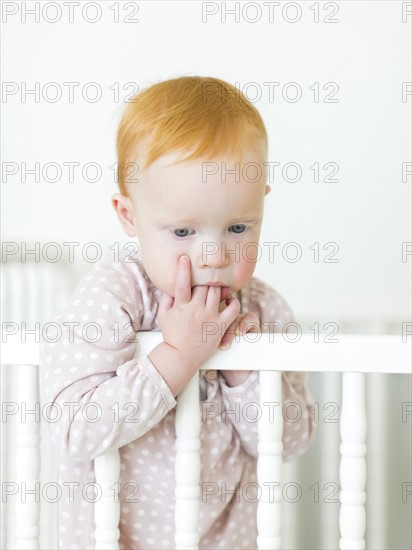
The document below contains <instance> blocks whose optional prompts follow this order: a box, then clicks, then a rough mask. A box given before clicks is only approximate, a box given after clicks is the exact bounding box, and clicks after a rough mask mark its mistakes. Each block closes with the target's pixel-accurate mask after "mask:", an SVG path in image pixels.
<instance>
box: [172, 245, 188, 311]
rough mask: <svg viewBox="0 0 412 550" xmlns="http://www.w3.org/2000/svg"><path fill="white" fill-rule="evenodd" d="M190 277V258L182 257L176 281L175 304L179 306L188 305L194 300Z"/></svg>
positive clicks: (179, 260) (178, 263) (178, 264)
mask: <svg viewBox="0 0 412 550" xmlns="http://www.w3.org/2000/svg"><path fill="white" fill-rule="evenodd" d="M190 277H191V267H190V258H189V256H186V255H183V256H180V257H179V259H178V262H177V273H176V281H175V302H176V303H177V304H187V302H190V300H191V299H192V291H191V286H190Z"/></svg>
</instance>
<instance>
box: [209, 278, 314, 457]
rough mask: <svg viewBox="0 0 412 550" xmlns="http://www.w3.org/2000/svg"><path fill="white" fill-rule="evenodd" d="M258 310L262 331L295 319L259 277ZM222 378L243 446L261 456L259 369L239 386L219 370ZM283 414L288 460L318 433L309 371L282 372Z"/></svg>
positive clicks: (227, 406) (278, 330) (278, 328)
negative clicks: (313, 412) (234, 384)
mask: <svg viewBox="0 0 412 550" xmlns="http://www.w3.org/2000/svg"><path fill="white" fill-rule="evenodd" d="M254 298H256V306H257V307H256V309H255V310H254V311H256V313H257V314H258V317H259V320H260V326H261V331H262V333H263V332H269V330H270V331H272V332H275V333H281V332H282V329H283V327H284V325H285V324H286V323H290V322H294V318H293V317H294V316H293V313H292V311H291V309H290V307H289V305H288V304H287V302H286V301H285V300H284V299H283V298H282V297H281V296H280V295H279V293H277V292H276V291H275V290H274V289H272V288H271V287H270V286H269V285H267V284H265V283H263V282H262V281H259V286H258V290H257V292H256V295H255V296H254ZM275 364H276V360H274V370H275ZM219 382H220V387H221V392H222V397H223V402H224V405H223V406H224V407H225V409H226V410H227V411H233V412H232V413H231V414H227V415H226V416H227V418H228V419H230V421H231V422H232V424H233V426H234V428H235V430H236V431H237V433H238V436H239V438H240V441H241V445H242V447H243V449H244V450H245V451H246V452H247V453H248V454H249V455H251V456H253V457H257V444H258V431H257V419H258V418H259V413H260V411H259V372H258V371H252V372H251V373H250V375H249V377H248V378H247V379H246V380H245V382H243V383H242V384H240V385H238V386H228V385H227V383H226V381H225V379H224V377H223V376H222V375H221V373H219ZM281 406H282V416H283V436H282V442H283V452H282V458H283V460H284V461H289V460H293V459H294V458H297V457H298V456H300V455H302V454H303V453H304V452H305V451H306V450H307V449H308V447H309V446H310V443H311V441H312V439H313V435H314V419H313V415H312V414H310V408H311V407H313V399H312V396H311V394H310V391H309V388H308V386H307V373H305V372H282V404H281Z"/></svg>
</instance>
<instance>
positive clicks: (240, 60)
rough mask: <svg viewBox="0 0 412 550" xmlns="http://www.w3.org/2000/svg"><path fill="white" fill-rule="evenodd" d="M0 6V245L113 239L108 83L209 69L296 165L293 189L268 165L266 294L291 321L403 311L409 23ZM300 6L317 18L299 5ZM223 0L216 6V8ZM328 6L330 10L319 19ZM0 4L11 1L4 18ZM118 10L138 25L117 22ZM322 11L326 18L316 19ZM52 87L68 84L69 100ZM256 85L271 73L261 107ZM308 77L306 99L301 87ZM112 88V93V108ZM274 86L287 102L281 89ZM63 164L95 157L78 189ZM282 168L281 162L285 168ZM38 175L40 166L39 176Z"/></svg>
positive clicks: (370, 7)
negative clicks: (272, 293) (1, 89)
mask: <svg viewBox="0 0 412 550" xmlns="http://www.w3.org/2000/svg"><path fill="white" fill-rule="evenodd" d="M4 4H7V8H6V7H5V6H3V18H5V17H6V21H7V22H6V23H5V24H4V25H3V33H4V43H5V45H6V47H5V50H4V52H3V80H4V82H5V83H6V82H9V83H10V82H12V83H15V85H10V84H9V85H8V86H9V87H8V88H7V90H10V86H16V88H15V89H17V90H18V92H17V93H16V94H14V95H6V96H3V102H4V103H3V116H4V121H3V139H4V146H3V162H14V163H17V165H18V167H19V173H18V174H16V175H14V176H5V174H3V186H2V195H3V196H2V198H3V201H4V205H5V206H4V207H3V239H4V240H5V241H16V242H19V243H21V242H22V241H39V242H48V241H61V242H62V241H79V242H81V243H86V242H89V241H97V242H99V243H101V246H102V247H103V248H108V247H109V246H110V245H111V244H112V243H113V242H115V241H118V242H127V241H128V240H129V239H128V238H127V237H126V236H125V235H124V234H123V233H122V230H121V228H120V226H119V224H118V221H117V218H115V213H114V211H113V209H112V206H111V204H110V197H111V195H112V193H113V192H115V191H116V185H115V183H114V177H113V171H112V170H110V168H109V167H110V166H111V165H113V163H114V162H115V161H116V158H115V148H114V140H115V131H116V125H117V123H118V120H119V118H120V112H121V110H122V108H123V106H124V103H122V100H123V99H124V98H125V97H126V95H127V93H129V92H131V91H132V90H133V89H132V88H128V89H127V90H126V91H125V90H123V86H124V85H125V84H126V83H127V82H135V83H136V85H138V86H139V87H144V86H146V85H148V84H150V83H154V82H158V81H159V80H162V79H166V78H170V77H175V76H178V75H192V74H197V75H213V76H216V77H219V78H223V79H225V80H228V81H229V82H231V83H232V84H235V83H239V86H240V87H241V89H243V90H244V91H245V93H246V94H247V95H248V96H249V97H250V98H251V100H254V98H255V97H256V93H260V94H261V97H260V99H259V100H258V101H255V105H256V106H257V108H258V109H259V111H260V112H261V114H262V116H263V118H264V120H265V122H266V125H267V128H268V132H269V135H270V155H269V160H270V162H279V163H280V165H281V167H282V166H283V165H285V164H286V163H289V162H296V163H298V164H299V165H300V166H301V168H302V178H301V179H300V181H298V182H296V183H291V182H287V181H285V180H284V179H283V178H282V176H281V171H280V168H277V169H276V170H275V180H274V181H273V182H272V193H271V194H270V195H269V196H268V197H267V199H266V218H265V222H264V226H263V232H262V239H261V243H264V242H275V241H276V242H279V243H281V245H280V247H277V248H276V254H275V262H274V263H271V262H270V261H269V256H268V253H267V250H268V249H267V248H264V247H263V246H262V251H263V257H262V261H261V263H260V264H259V265H258V267H257V269H256V272H255V275H257V276H259V277H261V278H263V279H264V280H267V281H268V282H270V283H271V284H272V285H273V286H275V287H276V288H278V290H279V291H280V292H282V293H283V294H284V296H285V297H286V298H287V299H288V300H289V302H290V304H291V306H292V308H293V309H294V310H295V312H296V314H297V315H298V316H301V317H305V318H306V317H309V318H313V319H317V318H324V317H326V318H328V319H329V320H334V319H335V318H337V317H338V316H339V317H341V316H342V314H345V315H348V316H352V317H353V316H361V317H365V316H368V317H370V316H372V317H374V318H376V319H381V318H388V317H392V318H396V319H402V320H408V317H409V303H410V288H409V285H408V277H409V276H410V271H411V270H410V266H411V258H410V257H409V261H408V262H406V263H403V262H402V242H403V241H410V240H411V237H410V226H409V223H410V183H411V176H409V178H407V181H405V182H403V181H402V175H401V169H402V166H401V165H402V162H410V160H411V159H410V152H409V148H410V128H409V124H408V120H409V118H408V117H409V116H410V111H411V108H410V106H411V103H412V97H411V96H408V97H407V100H406V101H405V102H404V103H403V102H402V82H405V81H409V80H410V79H411V78H410V69H409V65H408V61H409V57H410V56H409V53H408V52H409V46H410V19H411V17H412V16H410V17H409V20H408V21H409V24H408V23H403V22H402V3H401V2H383V1H373V2H370V1H368V2H366V1H365V2H340V3H329V4H328V5H327V6H325V4H324V3H319V4H318V3H314V4H311V3H310V2H302V3H301V4H296V3H286V4H285V3H281V5H280V6H274V8H273V14H274V21H273V22H270V17H269V13H270V12H269V7H268V6H262V5H260V7H259V10H260V11H261V17H260V20H257V21H256V22H254V23H252V22H248V21H247V20H246V19H247V18H248V19H249V20H255V19H256V14H257V13H258V11H257V8H256V7H254V6H256V3H250V7H249V8H248V10H247V11H243V12H242V10H240V20H239V22H236V21H235V16H234V15H230V14H227V16H226V22H224V21H223V20H224V4H220V3H219V4H218V3H216V2H211V3H209V4H207V3H201V2H140V3H133V2H132V3H129V4H128V7H126V4H117V3H116V2H114V3H110V2H102V3H101V4H100V9H101V18H100V20H99V21H98V22H96V23H94V24H93V23H88V22H87V21H85V20H84V18H83V16H82V12H81V10H80V9H79V7H77V8H76V10H74V12H73V13H74V15H73V17H74V21H73V23H70V22H69V20H68V19H69V9H68V7H65V6H63V4H61V7H60V9H61V19H60V21H57V22H56V23H49V22H47V21H46V20H45V18H48V19H51V20H54V19H56V18H57V14H58V12H57V11H56V8H54V7H53V3H50V2H49V3H45V2H40V3H39V22H38V23H36V22H35V16H34V15H29V14H27V15H24V9H23V4H25V5H26V7H27V9H29V8H30V9H33V7H34V2H26V3H13V2H11V3H7V2H5V3H4ZM9 4H11V5H12V6H13V7H10V6H9ZM84 4H90V3H87V2H86V3H84ZM315 4H317V5H318V6H319V13H320V15H319V18H320V21H319V22H318V23H315V22H314V16H315V12H314V10H313V9H310V6H311V5H315ZM404 4H405V3H404ZM234 5H235V3H233V2H227V3H226V9H227V10H229V9H233V8H234ZM285 5H286V8H285ZM294 5H298V6H300V10H301V17H300V19H299V20H298V21H296V22H295V23H291V22H288V21H287V20H286V17H288V18H289V19H291V20H294V19H297V18H298V16H297V13H298V12H297V11H296V8H295V7H294ZM47 6H48V7H47ZM110 6H117V8H116V9H118V10H119V19H120V21H119V23H114V22H113V19H114V17H115V12H114V9H110ZM202 6H203V9H204V10H206V9H208V10H209V11H212V10H218V13H216V15H213V16H212V15H211V16H208V17H207V16H205V15H203V19H204V20H205V22H202ZM287 6H289V7H287ZM334 6H336V7H337V8H338V10H339V11H337V13H335V14H332V12H333V11H334V10H335V7H334ZM46 7H47V9H46ZM282 7H283V8H284V10H285V11H284V17H283V16H282ZM242 8H243V4H242ZM5 9H7V12H8V13H9V12H12V11H13V10H18V11H17V12H16V13H14V14H13V13H10V14H9V15H7V14H6V12H5ZM135 9H136V10H137V9H138V11H136V12H135V13H133V11H134V10H135ZM404 9H406V8H404ZM96 14H97V12H96V9H95V8H94V7H93V5H92V4H90V5H89V8H88V9H87V11H85V16H86V17H88V18H89V19H92V20H93V19H95V18H96ZM128 14H129V15H130V16H131V17H132V18H133V19H138V22H137V23H128V24H126V23H122V20H123V19H124V18H125V17H126V16H127V15H128ZM328 14H329V15H330V16H331V17H332V18H333V19H338V22H337V23H325V22H323V20H324V19H325V18H326V17H327V16H328ZM24 18H26V21H25V22H24ZM35 82H39V83H40V84H39V87H40V88H39V89H40V99H39V102H36V101H35V99H34V97H33V95H28V96H25V95H24V94H23V96H22V95H21V91H22V89H23V86H24V83H26V86H27V88H33V87H34V83H35ZM49 82H56V83H58V86H59V88H60V89H61V91H62V98H61V99H60V100H59V101H57V102H55V103H51V102H48V101H46V100H45V99H44V98H43V97H42V93H43V92H44V93H45V94H46V97H47V93H49V94H50V95H49V98H52V97H53V94H54V90H53V89H52V88H50V87H49V88H47V83H49ZM64 82H78V83H80V86H78V87H76V88H75V95H74V102H73V103H70V102H69V93H68V86H65V85H64V84H63V83H64ZM90 82H97V83H98V85H99V87H100V88H101V90H102V98H101V100H100V101H98V102H96V103H90V102H87V101H86V100H85V99H84V98H83V97H82V94H81V90H82V89H83V87H84V86H85V85H87V83H90ZM266 82H279V83H280V85H279V86H276V87H275V88H274V89H275V92H274V100H273V102H271V98H270V96H269V87H268V86H265V85H264V83H266ZM290 82H296V83H298V85H299V86H300V88H301V90H302V97H301V99H300V100H299V101H297V102H295V103H292V102H288V101H286V100H285V99H284V98H283V97H282V93H281V90H282V89H284V86H285V85H287V84H288V83H290ZM315 82H317V83H319V92H320V101H319V102H315V101H314V91H313V90H311V89H309V88H310V87H313V86H314V83H315ZM328 82H335V83H337V85H338V86H339V90H338V92H337V93H336V95H334V96H333V97H331V99H338V103H324V102H323V99H324V98H325V97H326V95H328V94H329V93H331V92H332V91H333V88H332V87H329V88H327V89H326V90H324V89H323V87H324V85H325V84H326V83H328ZM115 83H118V84H115ZM250 83H256V85H252V84H250ZM113 85H115V86H117V85H119V87H120V101H118V102H115V101H114V92H113V90H111V89H110V87H111V86H113ZM3 86H5V84H3ZM92 91H93V90H92V89H90V92H91V93H92ZM289 92H290V97H293V96H294V93H295V92H294V90H293V89H292V88H290V89H289ZM36 161H37V162H39V163H40V166H41V168H43V167H44V165H45V164H47V163H48V162H57V163H60V165H61V166H62V173H63V175H62V178H61V179H60V181H58V182H56V183H50V182H47V181H44V180H43V181H40V182H39V183H35V181H34V176H32V175H28V176H27V181H26V182H25V183H23V182H22V181H21V179H22V178H21V163H23V162H26V163H27V165H28V166H29V167H33V165H34V163H35V162H36ZM63 162H78V163H80V164H81V166H83V165H84V164H86V163H88V162H98V163H99V164H100V165H101V166H102V176H101V179H100V181H98V182H96V183H88V182H87V181H85V180H84V179H83V177H82V174H81V171H80V169H77V171H76V178H75V181H74V182H72V183H70V182H69V181H68V169H67V168H65V167H64V166H63ZM315 162H318V163H319V165H320V169H321V171H320V174H321V181H320V182H319V183H315V182H314V181H313V170H310V169H309V166H312V165H313V164H314V163H315ZM326 162H335V163H337V164H338V166H339V172H338V174H337V175H336V176H335V177H337V178H338V179H339V182H338V183H325V182H323V181H322V179H323V178H324V177H325V175H326V174H327V173H328V171H325V170H323V168H322V167H323V166H324V165H325V163H326ZM3 168H4V165H3ZM294 174H295V172H294V170H293V169H290V172H289V176H290V177H294ZM90 175H91V176H93V174H92V172H90ZM53 176H54V172H53V171H52V169H50V172H49V173H48V175H47V174H46V179H47V177H49V178H52V177H53ZM292 241H293V242H297V243H298V244H299V246H300V247H301V250H302V258H301V260H300V261H298V262H296V263H290V262H287V261H286V260H285V259H283V258H282V255H281V253H280V250H279V249H280V248H281V247H283V246H284V245H285V244H287V243H289V242H292ZM315 242H318V243H319V244H320V252H321V261H320V262H319V263H315V262H314V259H313V258H314V252H313V251H312V250H310V249H309V247H310V246H312V245H313V243H315ZM328 242H335V243H337V245H338V246H339V252H338V253H337V255H336V256H334V257H336V258H337V259H338V260H339V262H338V263H323V262H322V259H323V258H324V257H325V255H326V254H327V253H328V252H331V251H332V248H329V249H328V250H326V251H324V250H322V247H323V246H324V245H325V243H328ZM290 253H291V255H293V253H294V251H293V250H292V249H290ZM76 257H79V260H80V259H81V258H80V256H79V255H77V256H76ZM86 267H87V266H86Z"/></svg>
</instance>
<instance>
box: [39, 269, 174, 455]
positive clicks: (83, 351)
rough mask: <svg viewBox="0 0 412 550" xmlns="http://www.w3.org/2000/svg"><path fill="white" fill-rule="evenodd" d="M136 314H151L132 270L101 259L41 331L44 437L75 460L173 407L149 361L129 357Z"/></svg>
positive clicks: (121, 439)
mask: <svg viewBox="0 0 412 550" xmlns="http://www.w3.org/2000/svg"><path fill="white" fill-rule="evenodd" d="M145 302H146V303H145ZM143 315H147V316H150V315H152V316H153V312H151V311H150V307H149V308H148V297H147V296H146V295H143V294H142V290H141V287H140V285H139V284H138V283H137V282H136V278H135V277H134V276H133V273H132V272H130V270H126V269H125V268H124V266H123V267H122V264H121V263H119V264H117V265H110V264H107V263H106V264H102V265H98V266H96V267H95V268H94V269H93V270H92V272H91V273H90V274H87V275H85V276H84V277H83V279H81V281H80V282H79V284H78V285H77V288H76V289H75V292H74V294H73V296H72V298H71V299H70V300H69V301H68V303H67V304H66V305H65V307H64V308H63V311H62V312H61V313H60V314H59V315H57V317H56V318H55V319H54V322H52V323H48V329H47V332H46V331H43V338H42V342H41V346H40V396H41V399H42V401H43V402H44V403H45V404H47V411H48V414H47V416H48V424H49V429H50V436H51V439H52V441H53V443H55V444H58V445H61V448H62V450H63V451H65V452H68V453H69V454H70V455H71V456H73V457H74V458H75V459H77V460H85V461H86V460H92V459H94V458H96V457H98V456H100V455H102V454H104V453H105V452H106V450H107V449H108V448H109V447H110V448H119V447H121V446H123V445H126V444H128V443H130V442H131V441H133V440H135V439H137V438H138V437H140V436H142V435H143V434H144V433H145V432H147V431H148V430H149V429H151V428H152V427H153V426H155V425H156V424H157V423H158V422H160V420H161V419H162V418H163V417H164V416H165V415H166V414H167V413H168V412H169V411H170V410H171V409H172V408H173V407H174V406H175V405H176V400H175V398H174V396H173V394H172V392H171V391H170V389H169V387H168V385H167V384H166V382H165V380H164V379H163V377H162V376H161V375H160V373H159V372H158V371H157V369H156V368H155V367H154V365H153V363H152V362H151V361H150V359H149V358H148V357H147V356H142V357H138V358H133V355H134V352H135V348H136V343H137V340H136V335H135V333H136V332H138V331H139V330H140V328H141V325H142V322H141V320H142V318H143ZM45 334H47V337H45Z"/></svg>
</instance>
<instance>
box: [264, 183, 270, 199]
mask: <svg viewBox="0 0 412 550" xmlns="http://www.w3.org/2000/svg"><path fill="white" fill-rule="evenodd" d="M268 193H270V185H266V189H265V197H266V195H267V194H268Z"/></svg>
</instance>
